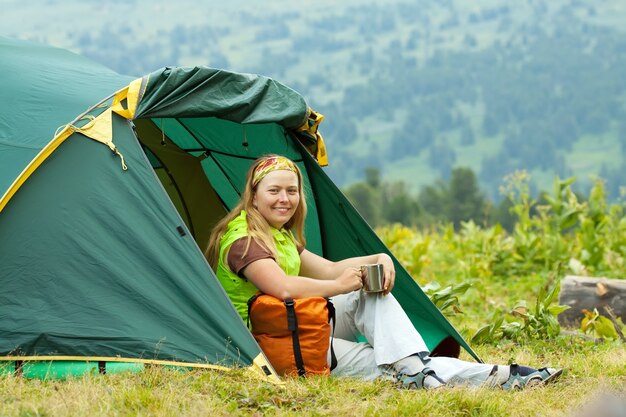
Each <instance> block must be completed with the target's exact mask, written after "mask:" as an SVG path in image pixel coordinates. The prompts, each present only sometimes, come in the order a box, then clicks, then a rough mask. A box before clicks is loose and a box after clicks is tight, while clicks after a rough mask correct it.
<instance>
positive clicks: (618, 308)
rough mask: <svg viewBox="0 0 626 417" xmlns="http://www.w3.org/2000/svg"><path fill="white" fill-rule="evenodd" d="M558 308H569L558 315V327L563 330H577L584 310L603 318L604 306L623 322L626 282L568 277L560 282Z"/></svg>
mask: <svg viewBox="0 0 626 417" xmlns="http://www.w3.org/2000/svg"><path fill="white" fill-rule="evenodd" d="M559 304H561V305H568V306H570V309H568V310H566V311H564V312H563V313H561V314H559V323H560V324H561V325H564V326H576V327H578V326H580V322H581V321H582V319H583V317H584V316H583V312H582V311H583V310H584V309H586V310H589V311H593V309H594V308H597V309H598V312H599V313H600V314H601V315H603V316H605V317H606V316H607V313H606V311H605V310H604V307H605V306H609V307H611V308H612V309H613V313H614V314H615V316H616V317H620V318H621V319H622V321H623V322H626V280H621V279H608V278H591V277H580V276H574V275H568V276H566V277H565V278H563V279H562V280H561V292H560V294H559Z"/></svg>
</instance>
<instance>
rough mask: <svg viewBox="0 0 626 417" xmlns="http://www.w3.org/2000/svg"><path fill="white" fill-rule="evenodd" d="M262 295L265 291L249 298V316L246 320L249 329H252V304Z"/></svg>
mask: <svg viewBox="0 0 626 417" xmlns="http://www.w3.org/2000/svg"><path fill="white" fill-rule="evenodd" d="M261 295H263V293H262V292H258V293H256V294H254V295H253V296H252V297H250V298H249V299H248V318H247V320H246V326H248V329H250V310H252V304H254V302H255V301H256V299H257V298H259V296H261Z"/></svg>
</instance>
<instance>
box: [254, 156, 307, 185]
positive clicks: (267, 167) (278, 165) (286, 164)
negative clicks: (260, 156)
mask: <svg viewBox="0 0 626 417" xmlns="http://www.w3.org/2000/svg"><path fill="white" fill-rule="evenodd" d="M281 169H283V170H287V171H292V172H295V173H296V174H297V173H298V172H297V171H296V166H295V164H294V163H293V162H291V160H289V159H287V158H285V157H284V156H270V157H269V158H267V159H265V160H264V161H262V162H261V163H259V165H257V167H256V168H255V169H254V173H253V174H252V186H253V187H256V186H257V184H258V183H259V182H260V181H261V180H262V179H263V178H265V176H266V175H267V174H269V173H270V172H272V171H278V170H281Z"/></svg>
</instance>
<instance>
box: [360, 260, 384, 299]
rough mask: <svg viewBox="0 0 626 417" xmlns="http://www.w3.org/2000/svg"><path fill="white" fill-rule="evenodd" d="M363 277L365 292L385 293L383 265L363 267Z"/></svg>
mask: <svg viewBox="0 0 626 417" xmlns="http://www.w3.org/2000/svg"><path fill="white" fill-rule="evenodd" d="M361 276H362V277H363V291H365V292H383V291H384V290H385V288H384V287H383V285H384V284H385V274H384V271H383V264H367V265H361Z"/></svg>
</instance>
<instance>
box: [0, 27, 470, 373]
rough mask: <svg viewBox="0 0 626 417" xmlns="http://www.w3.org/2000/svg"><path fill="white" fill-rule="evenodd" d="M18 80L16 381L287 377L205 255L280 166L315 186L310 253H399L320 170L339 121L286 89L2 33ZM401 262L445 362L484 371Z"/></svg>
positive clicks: (7, 105) (10, 335) (424, 328)
mask: <svg viewBox="0 0 626 417" xmlns="http://www.w3.org/2000/svg"><path fill="white" fill-rule="evenodd" d="M0 72H1V73H2V74H3V75H2V77H1V78H0V91H2V95H1V97H0V103H1V104H0V105H1V111H0V285H1V287H2V291H0V373H2V372H4V373H7V372H15V371H17V372H20V373H22V374H24V375H25V376H32V377H64V376H67V375H75V374H81V373H84V372H92V371H99V372H113V371H115V370H116V369H140V368H141V367H142V366H144V365H145V364H152V363H154V364H164V365H173V366H185V367H198V368H210V369H224V370H228V369H232V368H233V367H244V368H247V369H250V370H252V371H254V372H256V373H258V374H259V375H262V376H264V377H267V378H269V379H272V380H275V381H278V380H279V379H278V376H277V375H276V373H275V372H274V370H273V369H272V367H271V365H269V363H268V362H267V360H266V358H265V356H264V355H263V353H262V351H261V350H260V348H259V346H258V345H257V343H256V342H255V340H254V338H253V337H252V336H251V334H250V332H249V331H248V329H247V327H246V324H245V323H244V322H243V320H242V319H241V318H240V316H239V315H238V314H237V312H236V310H235V308H234V306H233V305H232V303H231V302H230V300H229V299H228V297H227V296H226V294H225V292H224V290H223V289H222V288H221V286H220V284H219V281H218V280H217V278H216V277H215V275H214V273H213V271H212V270H211V268H210V266H209V265H208V264H207V262H206V260H205V258H204V256H203V251H204V249H205V247H206V245H207V240H208V234H209V233H210V230H211V227H212V226H213V225H214V224H215V223H216V221H218V220H219V219H220V218H221V217H222V216H223V215H224V214H225V213H226V212H227V210H228V209H229V208H230V207H232V206H233V205H234V204H235V203H236V202H237V200H238V198H239V193H240V191H241V188H242V186H243V182H244V176H245V172H246V170H247V168H248V167H249V165H250V164H251V163H252V161H253V160H254V159H255V158H257V157H258V156H261V155H263V154H267V153H277V154H282V155H285V156H287V157H289V158H291V159H293V160H294V161H296V163H297V164H298V166H299V167H300V168H301V170H302V171H303V173H304V176H305V181H306V182H307V184H306V190H307V194H308V195H307V197H308V201H309V202H310V205H309V206H310V210H309V218H308V219H307V223H306V234H307V241H308V248H309V249H310V250H312V251H314V252H316V253H318V254H320V255H323V256H325V257H327V258H329V259H340V258H344V257H348V256H356V255H362V254H366V253H372V252H387V253H389V250H388V249H387V248H386V247H385V245H384V244H383V243H382V242H381V241H380V239H379V238H378V237H377V236H376V235H375V234H374V232H373V231H372V230H371V228H370V227H369V226H368V225H367V223H366V222H365V221H364V220H363V218H362V217H361V216H360V215H359V214H358V213H357V211H356V210H355V209H354V208H353V207H352V206H351V205H350V204H349V202H348V201H347V200H346V198H345V197H344V196H343V195H342V193H341V192H340V191H339V190H338V188H337V187H336V186H335V185H334V184H333V183H332V181H331V180H330V179H329V178H328V176H327V175H326V174H325V173H324V172H323V170H322V168H321V167H320V165H324V164H325V161H326V154H325V148H324V144H323V141H322V138H321V136H320V135H319V133H318V130H317V129H318V125H319V122H320V121H321V120H322V116H321V115H318V114H316V113H315V112H313V111H311V110H310V109H309V107H308V106H307V104H306V103H305V101H304V99H303V98H302V97H301V96H300V95H299V94H298V93H297V92H295V91H294V90H292V89H290V88H288V87H286V86H284V85H283V84H280V83H278V82H276V81H274V80H271V79H269V78H266V77H262V76H257V75H250V74H238V73H232V72H228V71H223V70H217V69H211V68H206V67H195V68H178V67H176V68H163V69H160V70H158V71H155V72H153V73H151V74H148V75H146V76H144V77H142V78H139V79H133V78H129V77H126V76H122V75H119V74H117V73H115V72H113V71H111V70H109V69H107V68H105V67H102V66H100V65H98V64H95V63H93V62H91V61H89V60H87V59H85V58H83V57H80V56H78V55H75V54H73V53H70V52H68V51H65V50H62V49H57V48H52V47H49V46H44V45H39V44H34V43H29V42H24V41H17V40H12V39H8V38H2V37H0ZM390 255H391V254H390ZM392 257H393V255H392ZM394 261H395V263H396V267H397V271H398V273H397V283H396V287H395V288H394V290H393V293H394V295H395V296H396V298H397V299H398V300H399V302H400V304H401V305H402V306H403V308H404V309H405V311H406V312H407V314H408V315H409V317H410V318H411V320H412V322H413V324H414V325H415V327H416V328H417V329H418V330H419V331H420V333H421V334H422V335H423V336H424V339H425V341H426V343H427V345H428V346H429V348H430V349H431V350H434V351H435V352H436V353H439V354H443V355H449V356H458V354H459V352H460V347H463V348H464V349H465V350H467V351H468V352H469V353H470V354H471V355H473V356H474V357H475V358H476V359H477V360H478V357H477V356H476V355H475V354H474V353H473V352H472V350H471V348H470V347H469V346H468V345H467V343H466V342H465V341H464V340H463V338H462V337H461V336H460V335H459V333H458V332H457V331H456V330H455V329H454V328H453V327H452V325H451V324H450V323H449V322H448V321H447V320H446V318H445V317H444V316H443V315H442V314H441V313H440V311H439V310H438V309H437V308H436V307H435V306H434V305H433V304H432V302H431V301H430V300H429V299H428V297H427V296H426V295H425V294H424V293H423V292H422V291H421V289H420V287H419V286H418V285H417V284H416V283H415V281H414V280H413V279H412V278H411V277H410V276H409V275H408V273H407V272H406V270H405V269H403V268H402V266H401V265H400V264H399V263H398V262H397V260H395V258H394Z"/></svg>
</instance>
